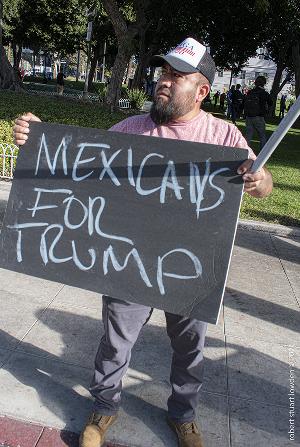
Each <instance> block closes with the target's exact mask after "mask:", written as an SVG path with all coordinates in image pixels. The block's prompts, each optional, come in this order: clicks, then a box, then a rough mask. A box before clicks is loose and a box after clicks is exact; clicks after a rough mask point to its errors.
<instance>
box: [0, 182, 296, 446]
mask: <svg viewBox="0 0 300 447" xmlns="http://www.w3.org/2000/svg"><path fill="white" fill-rule="evenodd" d="M9 189H10V184H9V183H7V184H5V183H4V182H0V218H1V210H2V214H3V210H4V207H5V202H6V200H7V196H8V192H9ZM299 246H300V240H299V239H297V238H295V239H294V238H292V237H290V238H287V237H282V236H279V235H278V234H276V232H275V233H274V231H272V232H270V231H268V227H267V228H266V229H264V230H263V231H255V230H253V231H249V229H247V228H241V229H240V230H239V231H238V234H237V238H236V243H235V249H234V254H233V258H232V263H231V269H230V276H229V280H228V283H227V292H226V294H225V299H224V306H223V312H222V318H221V320H220V322H219V324H218V325H217V326H212V325H210V326H209V330H208V334H207V339H206V351H205V356H206V373H205V382H204V386H203V388H202V403H201V405H200V406H199V409H198V421H199V424H200V426H201V428H202V430H203V433H204V438H205V446H206V447H224V446H226V447H227V446H228V447H229V446H230V447H252V446H253V447H270V446H272V447H285V446H300V420H299V409H298V408H299V405H300V396H299V391H298V393H297V390H298V387H299V380H300V377H299V351H300V337H299V329H300V313H299V300H300V266H299V263H300V251H299ZM0 290H1V314H0V365H1V369H0V396H1V397H0V401H1V405H0V445H1V444H2V445H9V446H10V447H17V445H19V446H20V447H33V446H35V447H36V446H38V447H46V446H47V447H52V446H53V447H59V446H69V447H75V446H76V445H77V438H78V437H77V433H78V432H79V431H80V429H81V427H82V425H83V424H84V422H85V419H86V417H87V415H88V414H89V412H90V410H91V399H90V397H89V393H88V386H89V382H90V380H91V377H92V374H93V360H94V356H95V353H96V349H97V345H98V342H99V338H100V335H101V333H102V326H101V324H102V323H101V320H100V318H101V298H100V295H97V294H95V293H91V292H87V291H84V290H81V289H75V288H72V287H69V286H64V285H63V284H58V283H53V282H48V281H45V280H42V279H38V278H33V277H28V276H25V275H21V274H17V273H14V272H9V271H4V270H2V271H1V270H0ZM170 357H171V349H170V346H169V341H168V337H167V335H166V331H165V321H164V315H163V312H161V311H157V310H155V311H154V313H153V316H152V318H151V320H150V321H149V323H148V324H147V325H146V326H145V327H144V329H143V331H142V333H141V335H140V338H139V340H138V342H137V344H136V346H135V349H134V352H133V356H132V361H131V367H130V369H129V370H128V373H127V376H126V378H125V380H124V384H123V385H124V393H123V404H122V410H121V413H120V418H119V420H118V421H117V423H116V425H114V426H113V427H112V429H111V431H110V432H109V441H110V442H111V443H112V444H108V445H123V446H124V445H125V446H130V447H133V446H136V447H163V446H165V447H172V446H174V447H175V446H176V439H175V437H174V435H173V434H172V433H171V432H170V430H169V428H168V426H167V425H166V423H165V415H166V401H167V397H168V394H169V392H170V386H169V368H170ZM293 362H294V363H295V366H290V364H291V363H293ZM293 377H294V379H293ZM293 383H294V384H295V388H296V391H295V394H293V389H291V387H292V384H293ZM289 395H290V396H289ZM293 399H294V403H295V410H296V411H297V413H298V421H297V420H296V415H295V416H294V415H293V414H292V413H290V410H292V409H293V404H292V403H293ZM1 416H3V417H1ZM292 419H294V421H293V422H294V424H295V439H294V440H290V438H289V434H288V432H289V430H290V427H292ZM290 420H291V421H290ZM61 430H63V431H61Z"/></svg>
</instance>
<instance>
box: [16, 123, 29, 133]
mask: <svg viewBox="0 0 300 447" xmlns="http://www.w3.org/2000/svg"><path fill="white" fill-rule="evenodd" d="M13 130H14V134H17V133H21V134H22V133H29V126H27V127H25V126H22V125H20V124H15V125H14V129H13Z"/></svg>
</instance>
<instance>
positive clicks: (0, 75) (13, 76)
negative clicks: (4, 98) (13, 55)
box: [0, 45, 23, 92]
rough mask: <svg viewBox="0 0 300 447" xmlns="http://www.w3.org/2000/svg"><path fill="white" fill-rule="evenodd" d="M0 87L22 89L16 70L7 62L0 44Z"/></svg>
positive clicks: (19, 90)
mask: <svg viewBox="0 0 300 447" xmlns="http://www.w3.org/2000/svg"><path fill="white" fill-rule="evenodd" d="M0 60H1V64H0V89H2V90H6V89H7V90H14V91H16V92H21V91H23V89H22V84H21V81H20V79H19V78H18V75H17V73H16V71H15V70H14V69H13V67H12V66H11V64H10V63H9V61H8V59H7V56H6V53H5V50H4V47H3V45H0Z"/></svg>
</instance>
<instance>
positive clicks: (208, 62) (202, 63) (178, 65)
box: [150, 37, 216, 85]
mask: <svg viewBox="0 0 300 447" xmlns="http://www.w3.org/2000/svg"><path fill="white" fill-rule="evenodd" d="M165 62H167V63H168V64H169V65H171V67H172V68H174V69H175V70H178V71H181V72H182V73H197V72H199V73H202V74H203V75H204V76H205V77H206V78H207V80H208V81H209V83H210V85H211V84H212V83H213V82H214V77H215V72H216V66H215V63H214V61H213V59H212V57H211V55H210V54H209V52H208V51H207V49H206V47H205V46H204V45H202V44H201V43H200V42H198V41H197V40H195V39H192V38H191V37H188V38H187V39H185V40H184V41H183V42H181V43H180V44H179V45H177V47H175V48H174V49H172V50H171V51H170V52H169V53H167V54H166V55H156V56H152V58H151V59H150V64H151V65H153V66H155V67H161V66H162V65H163V64H164V63H165Z"/></svg>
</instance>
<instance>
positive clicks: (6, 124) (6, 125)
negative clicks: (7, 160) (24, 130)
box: [0, 120, 13, 144]
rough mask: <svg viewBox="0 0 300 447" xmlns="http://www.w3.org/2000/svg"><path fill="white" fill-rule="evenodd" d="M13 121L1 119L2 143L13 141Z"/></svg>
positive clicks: (0, 135) (0, 134)
mask: <svg viewBox="0 0 300 447" xmlns="http://www.w3.org/2000/svg"><path fill="white" fill-rule="evenodd" d="M12 129H13V122H12V121H4V120H0V143H8V144H12V143H13V131H12Z"/></svg>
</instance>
